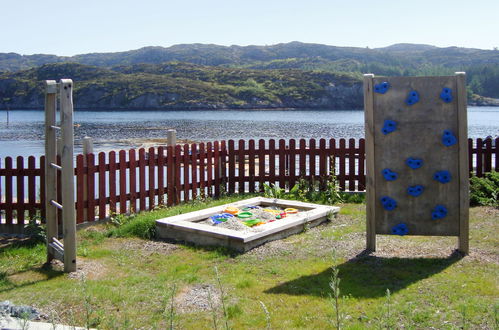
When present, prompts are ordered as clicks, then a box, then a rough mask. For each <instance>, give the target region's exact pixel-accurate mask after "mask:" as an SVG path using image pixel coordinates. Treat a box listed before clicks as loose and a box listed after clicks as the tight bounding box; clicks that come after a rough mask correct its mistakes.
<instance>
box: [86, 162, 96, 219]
mask: <svg viewBox="0 0 499 330" xmlns="http://www.w3.org/2000/svg"><path fill="white" fill-rule="evenodd" d="M95 172H96V168H95V155H94V154H88V155H87V191H88V197H87V198H88V200H87V205H88V208H87V219H86V221H95Z"/></svg>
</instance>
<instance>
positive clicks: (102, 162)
mask: <svg viewBox="0 0 499 330" xmlns="http://www.w3.org/2000/svg"><path fill="white" fill-rule="evenodd" d="M98 157H99V219H100V220H102V219H105V218H106V216H107V214H106V206H107V196H106V154H105V153H104V152H99V156H98Z"/></svg>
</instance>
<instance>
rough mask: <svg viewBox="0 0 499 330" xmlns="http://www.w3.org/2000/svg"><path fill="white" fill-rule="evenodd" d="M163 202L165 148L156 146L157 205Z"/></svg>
mask: <svg viewBox="0 0 499 330" xmlns="http://www.w3.org/2000/svg"><path fill="white" fill-rule="evenodd" d="M164 204H165V148H164V147H158V205H164Z"/></svg>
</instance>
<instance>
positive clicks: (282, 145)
mask: <svg viewBox="0 0 499 330" xmlns="http://www.w3.org/2000/svg"><path fill="white" fill-rule="evenodd" d="M277 153H278V155H279V158H278V159H279V178H278V181H279V187H280V188H283V189H285V188H286V181H287V180H286V169H287V166H286V141H285V140H284V139H279V149H278V150H277Z"/></svg>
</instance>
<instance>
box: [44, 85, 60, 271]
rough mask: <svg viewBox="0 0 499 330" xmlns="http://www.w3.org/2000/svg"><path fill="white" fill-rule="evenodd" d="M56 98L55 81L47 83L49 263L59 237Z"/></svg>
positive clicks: (46, 205)
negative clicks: (53, 203) (56, 238)
mask: <svg viewBox="0 0 499 330" xmlns="http://www.w3.org/2000/svg"><path fill="white" fill-rule="evenodd" d="M56 96H57V85H56V82H55V81H54V80H47V81H45V182H51V183H52V184H50V185H48V186H47V187H46V189H45V222H46V225H47V251H48V253H47V263H50V262H51V261H52V259H54V253H53V251H52V249H50V248H48V245H49V244H51V243H52V242H53V238H54V237H57V235H58V228H57V210H56V209H55V208H54V207H53V206H52V204H51V202H50V201H51V200H56V199H57V190H56V188H57V186H56V184H55V181H56V176H57V173H56V171H57V170H56V169H55V168H54V167H52V166H51V165H50V164H51V163H54V164H55V163H56V159H57V154H56V133H55V128H54V127H55V122H56V120H55V115H56Z"/></svg>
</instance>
